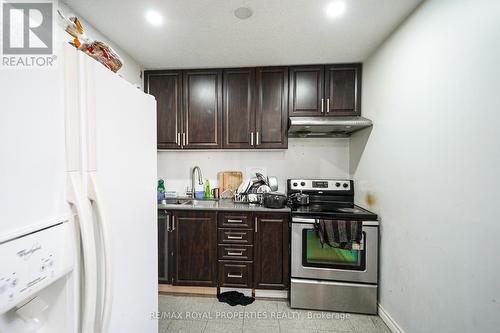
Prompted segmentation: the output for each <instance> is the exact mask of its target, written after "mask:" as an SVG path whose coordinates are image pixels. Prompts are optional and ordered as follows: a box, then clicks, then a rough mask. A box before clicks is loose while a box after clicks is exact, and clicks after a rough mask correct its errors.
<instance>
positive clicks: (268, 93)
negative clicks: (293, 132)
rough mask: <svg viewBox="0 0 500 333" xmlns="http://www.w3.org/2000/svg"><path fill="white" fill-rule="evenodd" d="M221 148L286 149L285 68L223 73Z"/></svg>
mask: <svg viewBox="0 0 500 333" xmlns="http://www.w3.org/2000/svg"><path fill="white" fill-rule="evenodd" d="M223 99H224V102H223V105H224V107H223V108H224V114H223V127H224V130H223V132H224V133H223V138H224V139H223V147H224V148H240V149H241V148H250V149H251V148H258V149H268V148H287V145H288V140H287V139H288V137H287V121H288V111H287V103H288V68H287V67H264V68H257V69H255V68H235V69H226V70H225V71H224V98H223Z"/></svg>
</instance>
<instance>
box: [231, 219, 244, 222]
mask: <svg viewBox="0 0 500 333" xmlns="http://www.w3.org/2000/svg"><path fill="white" fill-rule="evenodd" d="M227 222H228V223H243V220H232V219H228V220H227Z"/></svg>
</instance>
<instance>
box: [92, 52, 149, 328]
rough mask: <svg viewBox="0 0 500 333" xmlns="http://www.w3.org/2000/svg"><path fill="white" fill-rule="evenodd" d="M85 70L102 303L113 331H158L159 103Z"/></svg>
mask: <svg viewBox="0 0 500 333" xmlns="http://www.w3.org/2000/svg"><path fill="white" fill-rule="evenodd" d="M85 66H86V70H85V72H86V87H87V88H86V89H87V92H86V96H87V100H86V103H87V113H88V114H87V119H88V129H87V141H86V142H87V152H88V159H87V172H88V177H89V178H88V179H89V181H88V190H89V191H90V192H92V191H94V190H96V189H98V192H99V193H98V195H97V196H96V195H95V194H96V193H93V194H92V193H90V192H89V193H88V194H89V197H90V198H91V199H92V207H93V214H94V221H95V224H97V225H99V224H100V223H102V226H103V228H101V229H100V230H98V231H99V232H98V234H97V235H96V236H97V238H98V241H97V244H98V245H97V246H98V248H97V253H101V254H103V253H107V254H106V256H102V257H101V260H100V263H101V264H100V265H98V268H99V272H100V274H101V276H102V277H103V279H102V280H104V281H106V280H108V281H106V282H105V283H104V284H103V285H101V286H100V296H99V300H100V301H99V302H100V304H98V306H99V307H100V308H101V315H105V312H106V309H110V320H109V326H108V331H109V332H157V330H158V325H157V323H156V322H155V321H153V320H151V319H150V318H151V314H152V313H153V312H156V311H158V297H157V295H158V285H157V277H158V274H157V270H158V268H157V225H156V224H157V211H156V177H157V173H156V112H155V110H156V102H155V100H154V98H153V97H151V96H149V95H146V94H144V93H143V92H142V91H140V90H139V89H137V88H136V87H134V86H133V85H131V84H130V83H128V82H127V81H125V80H123V79H122V78H120V77H119V76H118V75H116V74H114V73H112V72H111V71H110V70H108V69H107V68H105V67H104V66H102V65H101V64H99V63H97V62H95V61H94V60H92V59H90V58H89V59H87V61H86V64H85ZM103 231H105V233H106V234H103V233H102V232H103ZM106 262H108V265H110V266H106ZM109 279H111V281H109ZM106 288H112V289H111V290H109V289H108V290H106ZM105 295H107V296H105ZM111 298H112V301H111V304H106V302H108V303H109V302H110V299H111ZM104 321H105V318H104Z"/></svg>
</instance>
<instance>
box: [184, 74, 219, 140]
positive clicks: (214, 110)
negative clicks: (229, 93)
mask: <svg viewBox="0 0 500 333" xmlns="http://www.w3.org/2000/svg"><path fill="white" fill-rule="evenodd" d="M183 82H184V89H183V95H184V112H183V116H184V117H183V121H184V133H183V137H182V146H183V147H184V148H193V149H213V148H221V147H222V145H221V141H222V133H221V131H220V128H221V122H222V71H221V70H188V71H184V72H183Z"/></svg>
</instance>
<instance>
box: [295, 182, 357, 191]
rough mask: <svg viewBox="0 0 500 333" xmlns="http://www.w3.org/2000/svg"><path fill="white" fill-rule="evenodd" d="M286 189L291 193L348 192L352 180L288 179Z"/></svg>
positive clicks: (350, 188) (351, 185)
mask: <svg viewBox="0 0 500 333" xmlns="http://www.w3.org/2000/svg"><path fill="white" fill-rule="evenodd" d="M288 189H289V190H292V191H317V192H321V191H329V192H331V191H334V192H350V191H351V190H352V189H353V183H352V180H348V179H289V180H288Z"/></svg>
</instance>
